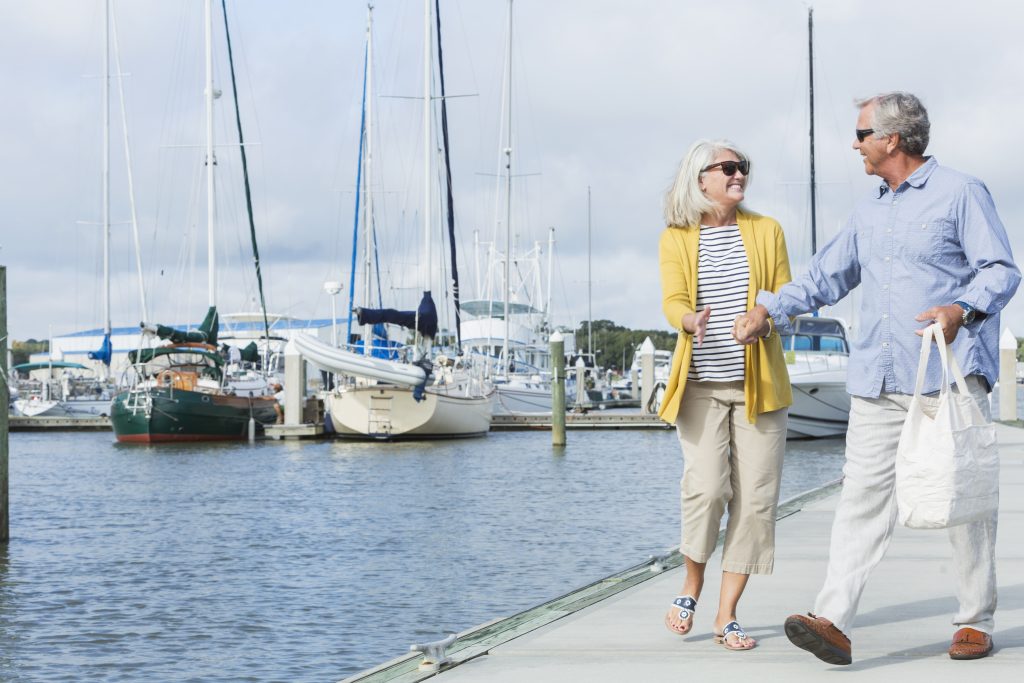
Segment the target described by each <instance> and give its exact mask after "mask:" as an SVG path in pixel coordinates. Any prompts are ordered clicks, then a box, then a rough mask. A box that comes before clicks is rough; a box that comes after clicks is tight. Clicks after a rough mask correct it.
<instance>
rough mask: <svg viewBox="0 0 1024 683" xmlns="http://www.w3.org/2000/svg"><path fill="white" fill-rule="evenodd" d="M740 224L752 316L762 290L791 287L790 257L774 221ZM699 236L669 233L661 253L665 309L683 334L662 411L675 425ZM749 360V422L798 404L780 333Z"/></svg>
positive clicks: (751, 351) (749, 351) (742, 217)
mask: <svg viewBox="0 0 1024 683" xmlns="http://www.w3.org/2000/svg"><path fill="white" fill-rule="evenodd" d="M736 219H737V223H738V225H739V229H740V237H741V238H742V239H743V247H744V249H745V250H746V252H747V261H748V262H749V264H750V285H749V287H748V288H747V310H750V309H751V308H753V307H754V303H755V302H754V299H755V298H756V297H757V293H758V292H759V291H760V290H762V289H766V290H769V291H772V292H777V291H779V288H780V287H782V285H784V284H786V283H787V282H789V281H790V279H791V275H790V272H789V255H788V253H787V252H786V238H785V237H784V236H783V234H782V228H781V227H780V226H779V224H778V222H776V221H775V220H774V219H772V218H768V217H767V216H760V215H758V214H754V213H745V212H742V211H740V212H738V214H737V217H736ZM699 235H700V228H699V227H698V226H688V227H685V228H675V227H670V228H666V229H665V232H663V233H662V235H661V243H660V244H659V247H658V253H659V257H660V261H661V291H662V308H663V310H664V311H665V317H666V318H667V319H668V322H669V324H670V325H672V326H673V327H674V328H676V329H677V330H679V337H678V339H677V340H676V350H675V354H674V355H673V356H672V373H671V374H670V375H669V378H668V385H667V386H666V387H665V395H664V397H663V398H662V401H661V409H660V410H659V411H658V414H659V415H660V417H661V418H662V419H663V420H665V421H666V422H669V423H674V422H675V421H676V417H677V416H678V414H679V403H680V401H681V400H682V398H683V390H684V389H685V388H686V375H687V374H688V372H689V368H690V359H691V357H692V356H693V335H691V334H690V333H689V332H686V331H684V330H683V316H684V315H685V314H687V313H695V312H696V311H695V310H694V308H695V306H696V299H697V247H698V238H699ZM712 315H714V312H712ZM743 358H744V361H745V370H744V374H743V386H744V393H745V397H746V404H747V420H748V421H750V422H754V421H755V419H756V416H757V415H759V414H761V413H767V412H771V411H773V410H778V409H780V408H785V407H786V406H788V405H790V404H792V403H793V391H792V389H791V388H790V386H789V371H788V370H787V369H786V360H785V358H784V357H783V354H782V341H781V340H780V339H779V335H778V334H777V333H775V332H773V333H772V335H771V336H770V337H769V338H768V339H763V340H761V341H759V342H757V343H755V344H751V345H749V346H747V347H746V349H745V351H744V356H743Z"/></svg>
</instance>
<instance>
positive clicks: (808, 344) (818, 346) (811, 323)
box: [782, 318, 850, 354]
mask: <svg viewBox="0 0 1024 683" xmlns="http://www.w3.org/2000/svg"><path fill="white" fill-rule="evenodd" d="M795 328H796V333H795V334H784V335H782V348H783V349H786V350H787V351H811V352H819V353H846V354H848V353H849V352H850V347H849V346H848V345H847V343H846V330H845V329H843V324H842V323H841V322H839V321H838V320H832V319H830V318H797V319H796V321H795Z"/></svg>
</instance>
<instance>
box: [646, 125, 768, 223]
mask: <svg viewBox="0 0 1024 683" xmlns="http://www.w3.org/2000/svg"><path fill="white" fill-rule="evenodd" d="M722 152H732V153H733V154H735V155H736V156H737V157H739V159H740V161H749V157H747V155H746V154H744V153H743V152H741V151H740V148H739V147H737V146H736V145H735V144H733V143H732V142H729V141H728V140H697V142H695V143H693V145H691V146H690V149H689V151H688V152H687V153H686V156H685V157H684V158H683V160H682V161H681V162H680V163H679V170H678V171H676V177H675V180H673V182H672V187H670V188H669V190H668V192H667V193H666V194H665V207H664V208H665V223H666V224H667V225H668V226H669V227H673V228H685V227H688V226H691V225H699V224H700V217H701V216H702V215H704V214H706V213H710V212H711V211H712V210H713V209H715V208H716V207H717V206H718V205H717V204H716V203H715V202H713V201H712V200H710V199H708V198H707V196H706V195H705V194H704V193H703V192H702V191H701V189H700V177H701V175H702V174H703V171H702V169H704V167H706V166H710V165H711V164H712V163H714V161H715V157H717V156H718V155H719V154H721V153H722ZM746 177H747V184H748V185H749V184H750V174H749V173H748V174H747V176H746ZM740 208H742V207H740Z"/></svg>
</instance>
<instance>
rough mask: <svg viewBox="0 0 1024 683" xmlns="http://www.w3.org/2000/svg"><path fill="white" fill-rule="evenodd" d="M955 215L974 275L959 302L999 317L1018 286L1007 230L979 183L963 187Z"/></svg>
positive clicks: (1016, 270) (986, 191) (1017, 273)
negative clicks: (999, 313)
mask: <svg viewBox="0 0 1024 683" xmlns="http://www.w3.org/2000/svg"><path fill="white" fill-rule="evenodd" d="M956 211H957V226H958V231H959V235H958V236H959V238H960V244H961V245H962V246H963V250H964V255H965V256H966V258H967V261H968V263H969V264H970V267H971V269H972V270H973V271H974V277H973V278H972V279H971V281H970V282H969V283H968V285H967V287H966V288H965V290H964V293H963V294H962V295H961V296H960V299H961V300H962V301H965V302H967V303H969V304H971V305H972V306H974V307H975V308H977V309H978V310H979V311H982V312H983V313H986V314H988V315H992V314H994V313H998V312H999V311H1001V310H1002V309H1003V307H1004V306H1006V304H1007V303H1009V301H1010V299H1011V298H1012V297H1013V295H1014V293H1015V292H1016V291H1017V286H1018V285H1019V284H1020V269H1019V268H1018V267H1017V264H1016V263H1014V261H1013V253H1012V252H1011V250H1010V240H1009V238H1008V237H1007V235H1006V228H1004V227H1003V222H1002V221H1001V220H999V214H998V213H997V212H996V207H995V203H994V202H993V201H992V195H990V194H989V192H988V189H987V188H986V187H985V185H984V184H982V183H980V182H972V183H967V184H965V185H964V188H963V192H962V193H961V196H960V198H959V201H958V202H957V206H956Z"/></svg>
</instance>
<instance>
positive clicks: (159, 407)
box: [111, 0, 277, 443]
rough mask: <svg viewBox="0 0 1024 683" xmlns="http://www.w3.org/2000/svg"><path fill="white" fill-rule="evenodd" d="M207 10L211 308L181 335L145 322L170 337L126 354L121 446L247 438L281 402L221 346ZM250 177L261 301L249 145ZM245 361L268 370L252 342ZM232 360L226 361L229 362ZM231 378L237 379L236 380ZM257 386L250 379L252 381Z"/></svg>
mask: <svg viewBox="0 0 1024 683" xmlns="http://www.w3.org/2000/svg"><path fill="white" fill-rule="evenodd" d="M222 7H223V9H224V30H225V34H226V37H227V47H228V59H229V64H230V65H231V78H232V88H233V90H234V92H235V104H236V117H235V119H236V122H237V123H238V133H239V143H240V144H241V143H242V142H243V138H242V129H241V118H240V114H239V113H238V111H237V102H238V100H237V86H235V78H234V62H233V58H232V57H231V38H230V32H229V30H228V20H227V8H226V4H224V3H222ZM204 9H205V13H204V18H205V21H204V28H205V38H206V40H205V45H206V65H205V66H206V70H205V71H206V73H205V86H206V88H205V99H206V179H207V184H206V187H207V197H206V200H207V261H208V263H207V268H208V294H209V310H208V311H207V313H206V317H205V319H204V321H203V323H202V325H200V327H199V329H198V330H195V331H189V332H182V331H179V330H175V329H173V328H169V327H166V326H162V325H153V324H148V323H145V322H143V323H142V325H141V327H142V330H143V332H144V333H146V334H150V335H153V336H156V337H159V338H160V339H164V340H167V341H168V342H169V343H168V344H167V345H166V346H160V347H156V348H140V349H137V350H135V351H132V352H130V353H129V360H130V361H131V363H132V365H131V366H130V367H129V370H128V371H127V372H126V379H127V384H128V386H127V387H126V388H125V389H124V390H122V391H121V392H119V393H118V395H117V396H116V397H115V398H114V402H113V404H112V409H111V422H112V424H113V427H114V433H115V435H116V437H117V440H118V441H124V442H144V443H151V442H159V441H209V440H237V439H244V438H246V436H247V434H249V433H251V432H253V431H254V428H255V425H256V424H261V425H262V424H267V423H270V422H273V421H275V419H277V410H276V405H277V401H276V399H275V398H274V396H273V393H272V390H271V389H270V386H269V382H268V377H267V375H266V374H262V373H261V374H256V375H255V376H254V373H253V371H251V370H246V371H245V373H244V375H239V376H233V375H232V373H233V372H234V371H238V370H239V369H240V366H239V365H238V364H236V363H234V362H226V360H225V358H223V357H222V355H221V353H220V351H219V349H218V346H217V343H218V338H219V326H220V316H219V314H218V311H217V291H216V282H217V280H216V253H215V240H214V237H215V232H216V221H215V194H214V191H215V183H214V175H213V174H214V169H215V166H216V160H215V157H214V151H213V150H214V140H213V137H214V131H213V111H214V109H213V101H214V98H215V89H214V80H213V48H212V42H213V10H212V0H206V2H205V7H204ZM241 154H242V166H243V171H244V172H245V190H246V204H247V208H248V210H249V225H250V235H251V240H252V246H253V259H254V262H255V266H256V272H257V279H258V281H259V286H260V301H261V304H264V297H263V289H262V276H261V274H260V267H259V266H260V261H259V251H258V248H257V244H256V233H255V226H254V223H253V219H252V201H251V194H250V189H249V182H248V173H247V165H246V158H245V148H244V147H242V148H241ZM262 309H263V310H262V313H263V320H264V329H265V331H266V336H267V343H268V345H269V342H270V339H269V337H270V334H269V332H270V328H269V324H268V322H267V315H266V306H265V305H263V306H262ZM240 355H241V356H243V357H248V358H249V359H250V360H251V361H252V362H253V363H254V364H255V365H256V367H261V366H262V367H263V368H267V366H268V365H269V363H267V359H266V358H265V359H264V362H263V363H262V364H260V363H258V362H256V361H257V358H256V357H255V355H256V344H255V342H252V343H251V344H250V345H249V347H247V348H246V349H245V350H243V351H242V352H241V354H240ZM230 359H231V357H230V356H229V360H230ZM233 379H235V380H237V381H234V382H233V381H232V380H233ZM254 379H255V380H256V381H253V380H254Z"/></svg>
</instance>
